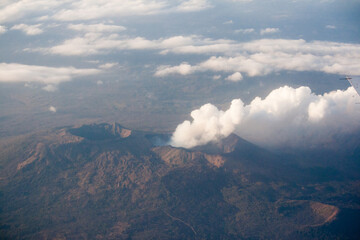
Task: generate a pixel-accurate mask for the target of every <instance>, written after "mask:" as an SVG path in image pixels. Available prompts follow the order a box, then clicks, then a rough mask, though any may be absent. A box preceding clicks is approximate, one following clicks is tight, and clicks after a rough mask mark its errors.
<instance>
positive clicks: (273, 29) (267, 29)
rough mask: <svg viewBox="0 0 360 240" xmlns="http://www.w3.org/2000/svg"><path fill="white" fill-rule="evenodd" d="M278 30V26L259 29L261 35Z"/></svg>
mask: <svg viewBox="0 0 360 240" xmlns="http://www.w3.org/2000/svg"><path fill="white" fill-rule="evenodd" d="M278 32H280V29H279V28H265V29H261V30H260V34H261V35H265V34H273V33H278Z"/></svg>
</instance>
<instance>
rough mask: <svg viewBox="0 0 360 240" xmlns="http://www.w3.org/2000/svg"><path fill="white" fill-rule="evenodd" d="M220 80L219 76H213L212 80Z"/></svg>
mask: <svg viewBox="0 0 360 240" xmlns="http://www.w3.org/2000/svg"><path fill="white" fill-rule="evenodd" d="M220 78H221V75H214V76H213V79H214V80H219V79H220Z"/></svg>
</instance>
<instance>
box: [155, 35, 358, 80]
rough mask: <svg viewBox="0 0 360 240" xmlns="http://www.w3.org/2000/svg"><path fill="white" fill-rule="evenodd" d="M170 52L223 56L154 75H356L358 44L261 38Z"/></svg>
mask: <svg viewBox="0 0 360 240" xmlns="http://www.w3.org/2000/svg"><path fill="white" fill-rule="evenodd" d="M168 51H169V52H174V53H183V54H184V53H187V54H190V53H193V54H204V53H205V54H213V53H217V54H218V55H219V54H223V56H212V57H210V58H209V59H208V60H206V61H203V62H200V63H198V64H195V65H188V64H187V66H186V69H187V70H186V71H183V67H184V64H181V65H178V66H168V65H163V66H159V67H158V69H157V70H156V72H155V76H160V77H163V76H167V75H170V74H182V75H188V74H192V73H195V72H205V71H213V72H230V73H236V72H239V73H245V74H246V75H248V76H250V77H253V76H264V75H267V74H269V73H273V72H279V71H284V70H290V71H320V72H325V73H331V74H352V75H360V45H359V44H347V43H337V42H327V41H313V42H306V41H305V40H302V39H299V40H288V39H261V40H255V41H251V42H245V43H233V42H222V43H219V42H217V43H216V44H206V45H202V46H190V45H187V46H185V45H183V46H178V47H174V48H172V49H168Z"/></svg>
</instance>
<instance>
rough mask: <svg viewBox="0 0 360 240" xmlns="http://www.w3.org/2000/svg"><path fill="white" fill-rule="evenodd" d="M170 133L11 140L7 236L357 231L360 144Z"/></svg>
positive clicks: (90, 131) (87, 128)
mask: <svg viewBox="0 0 360 240" xmlns="http://www.w3.org/2000/svg"><path fill="white" fill-rule="evenodd" d="M168 137H169V136H167V135H160V134H156V133H149V132H141V131H134V130H130V129H126V128H124V127H123V126H121V125H119V124H117V123H113V124H108V123H103V124H91V125H82V126H75V127H64V128H58V129H53V130H49V131H43V132H38V133H34V134H31V135H26V136H21V137H17V138H14V139H11V140H9V139H8V140H6V141H3V142H2V143H1V145H0V180H1V182H0V183H1V192H0V220H1V222H0V239H359V237H360V228H359V226H360V191H359V189H360V172H359V171H358V170H359V169H360V168H359V166H360V157H359V156H360V154H359V153H360V151H359V149H360V143H359V144H358V146H357V147H355V148H354V149H353V151H351V152H346V153H343V152H339V151H334V152H331V151H326V152H322V153H321V152H320V151H316V153H315V152H304V151H302V152H294V151H291V152H287V153H286V154H285V153H283V152H282V153H280V152H272V151H269V150H266V149H263V148H260V147H258V146H255V145H253V144H251V143H249V142H247V141H245V140H243V139H241V138H239V137H238V136H236V135H230V136H229V137H227V138H226V139H223V140H222V141H220V142H216V143H210V144H208V145H205V146H200V147H196V148H193V149H184V148H174V147H172V146H169V145H166V142H167V139H168ZM312 157H313V158H312Z"/></svg>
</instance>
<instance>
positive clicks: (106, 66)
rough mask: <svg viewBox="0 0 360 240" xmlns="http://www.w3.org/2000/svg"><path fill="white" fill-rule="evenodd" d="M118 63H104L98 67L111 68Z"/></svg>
mask: <svg viewBox="0 0 360 240" xmlns="http://www.w3.org/2000/svg"><path fill="white" fill-rule="evenodd" d="M117 65H119V64H118V63H105V64H102V65H100V66H99V68H101V69H110V68H113V67H115V66H117Z"/></svg>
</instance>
